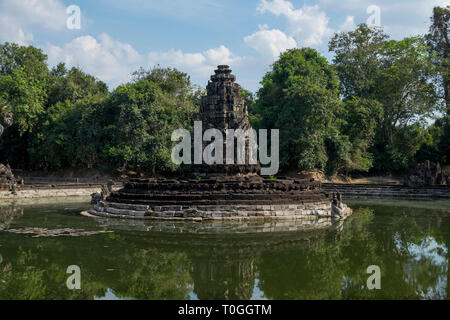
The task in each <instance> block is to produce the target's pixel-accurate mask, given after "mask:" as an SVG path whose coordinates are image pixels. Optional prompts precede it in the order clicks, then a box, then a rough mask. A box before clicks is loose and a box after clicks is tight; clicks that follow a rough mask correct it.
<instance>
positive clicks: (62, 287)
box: [0, 200, 450, 299]
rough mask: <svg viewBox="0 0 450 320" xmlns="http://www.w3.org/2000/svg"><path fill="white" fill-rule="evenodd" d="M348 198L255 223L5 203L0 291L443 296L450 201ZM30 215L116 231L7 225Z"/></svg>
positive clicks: (24, 294)
mask: <svg viewBox="0 0 450 320" xmlns="http://www.w3.org/2000/svg"><path fill="white" fill-rule="evenodd" d="M350 205H351V207H352V208H354V209H355V213H354V215H353V216H352V217H351V218H349V219H348V220H346V221H345V223H343V224H334V225H333V226H330V227H327V228H322V229H320V230H315V229H312V228H310V227H308V228H306V230H304V231H301V230H300V231H298V230H297V231H294V229H295V228H294V229H292V230H293V231H285V232H278V231H276V230H271V229H270V228H267V227H265V226H261V228H260V229H258V230H259V231H260V232H254V230H255V229H251V230H253V231H252V232H251V233H247V232H245V228H246V227H245V226H240V227H239V226H236V225H225V226H218V227H214V228H212V229H211V230H212V231H211V232H204V231H202V229H201V228H199V225H198V224H197V225H195V224H192V225H189V224H184V225H181V226H180V225H177V226H175V227H174V228H173V230H174V232H171V231H170V230H171V228H172V226H174V225H173V224H172V225H171V224H166V225H161V223H148V222H146V223H144V222H130V221H120V220H114V221H112V220H106V219H92V218H86V217H83V216H80V215H78V212H80V211H81V210H83V209H87V208H89V207H90V205H89V204H88V203H86V202H65V201H61V200H59V201H58V202H56V203H53V204H34V205H29V204H26V205H25V204H15V205H3V206H0V230H1V229H3V231H0V299H448V298H449V294H450V288H449V287H450V273H449V269H448V261H449V255H450V254H449V250H448V247H449V246H450V202H448V201H447V202H446V201H441V202H353V203H352V202H350ZM29 227H35V228H47V229H59V228H68V227H70V228H76V229H84V230H88V231H98V230H109V231H113V232H111V233H103V234H96V235H91V236H81V237H33V236H32V235H28V234H14V233H10V232H6V231H4V230H5V229H19V228H29ZM161 227H162V228H161ZM222 229H223V230H222ZM160 230H163V231H160ZM175 230H176V232H175ZM221 230H222V231H221ZM235 231H236V232H235ZM237 231H239V232H237ZM70 265H77V266H79V267H80V270H81V289H80V290H69V289H68V288H67V286H66V280H67V278H68V277H69V276H70V274H67V273H66V271H67V267H68V266H70ZM370 265H377V266H379V267H380V270H381V289H379V290H376V289H375V290H368V289H367V287H366V282H367V279H368V277H369V276H370V274H367V272H366V271H367V267H368V266H370Z"/></svg>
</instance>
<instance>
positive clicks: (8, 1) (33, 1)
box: [0, 0, 67, 45]
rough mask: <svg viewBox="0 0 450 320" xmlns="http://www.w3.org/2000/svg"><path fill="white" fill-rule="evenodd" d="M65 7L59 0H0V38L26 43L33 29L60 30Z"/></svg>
mask: <svg viewBox="0 0 450 320" xmlns="http://www.w3.org/2000/svg"><path fill="white" fill-rule="evenodd" d="M65 10H66V8H65V6H64V5H63V4H62V3H61V1H59V0H20V1H18V0H2V1H1V2H0V40H2V41H9V42H16V43H19V44H22V45H23V44H28V43H30V42H32V41H33V38H34V37H33V33H32V31H34V30H35V29H46V30H61V29H63V28H64V27H65V24H66V19H67V14H66V11H65Z"/></svg>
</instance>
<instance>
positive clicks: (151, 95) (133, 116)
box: [103, 68, 198, 171]
mask: <svg viewBox="0 0 450 320" xmlns="http://www.w3.org/2000/svg"><path fill="white" fill-rule="evenodd" d="M197 94H198V93H197V92H196V91H195V90H194V89H193V88H192V87H191V84H190V80H189V77H188V76H187V75H186V74H185V73H182V72H179V71H177V70H173V69H160V68H155V69H152V70H150V71H148V72H145V73H141V74H140V75H139V77H138V78H137V79H136V80H135V82H133V83H130V84H126V85H123V86H120V87H118V88H117V89H116V90H115V91H114V92H113V93H112V95H111V97H110V99H109V101H108V103H107V104H106V107H105V112H106V113H107V114H108V115H109V116H110V117H111V122H110V123H109V125H113V126H114V128H115V132H114V136H113V137H111V138H112V139H110V140H108V143H107V144H106V145H105V148H104V149H103V155H104V158H105V161H106V162H107V163H109V164H110V165H111V166H112V167H121V168H132V169H141V170H152V171H154V170H155V169H156V168H158V170H160V171H173V170H175V169H177V166H176V165H175V164H173V162H172V161H171V159H170V157H171V150H172V147H173V142H172V141H171V139H170V138H171V134H172V132H173V131H174V130H176V129H179V128H186V129H189V128H190V127H191V126H192V124H193V123H192V119H194V117H195V114H196V112H197V110H198V105H196V104H195V102H196V101H198V97H197Z"/></svg>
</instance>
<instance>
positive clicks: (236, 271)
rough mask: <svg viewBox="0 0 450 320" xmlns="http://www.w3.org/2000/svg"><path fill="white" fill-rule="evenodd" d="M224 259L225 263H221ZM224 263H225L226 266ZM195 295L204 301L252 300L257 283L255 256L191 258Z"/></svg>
mask: <svg viewBox="0 0 450 320" xmlns="http://www.w3.org/2000/svg"><path fill="white" fill-rule="evenodd" d="M222 259H223V260H222ZM224 260H225V262H224ZM191 261H192V269H191V274H192V278H193V280H194V293H195V294H196V295H197V296H198V298H199V299H201V300H223V299H225V300H249V299H250V298H251V296H252V293H253V287H254V283H255V270H254V267H253V263H254V257H252V256H234V255H227V256H225V257H224V256H221V257H220V259H215V258H214V257H211V258H208V257H207V256H203V257H200V258H197V257H191Z"/></svg>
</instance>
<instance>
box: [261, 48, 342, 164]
mask: <svg viewBox="0 0 450 320" xmlns="http://www.w3.org/2000/svg"><path fill="white" fill-rule="evenodd" d="M261 84H262V88H261V89H260V90H259V91H258V93H257V96H258V101H257V103H256V106H255V111H256V113H257V114H259V115H260V119H261V121H260V123H259V124H258V126H259V127H260V128H264V129H280V158H281V165H282V166H284V167H290V168H292V167H294V168H297V169H301V170H305V169H313V168H318V169H324V168H325V166H326V163H327V160H328V155H327V149H326V145H325V139H326V137H327V134H328V132H329V129H330V127H332V125H333V120H334V117H335V112H336V111H337V109H338V108H339V105H340V100H339V96H338V81H337V78H336V76H335V74H334V71H333V70H332V68H331V67H330V66H329V65H328V62H327V60H326V59H325V58H324V57H321V56H320V55H319V53H318V52H317V51H316V50H314V49H310V48H304V49H291V50H288V51H286V52H285V53H283V54H282V55H281V56H280V58H279V60H278V61H276V62H275V63H274V64H273V67H272V70H271V71H269V72H268V73H267V74H266V75H265V76H264V78H263V80H262V82H261Z"/></svg>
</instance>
